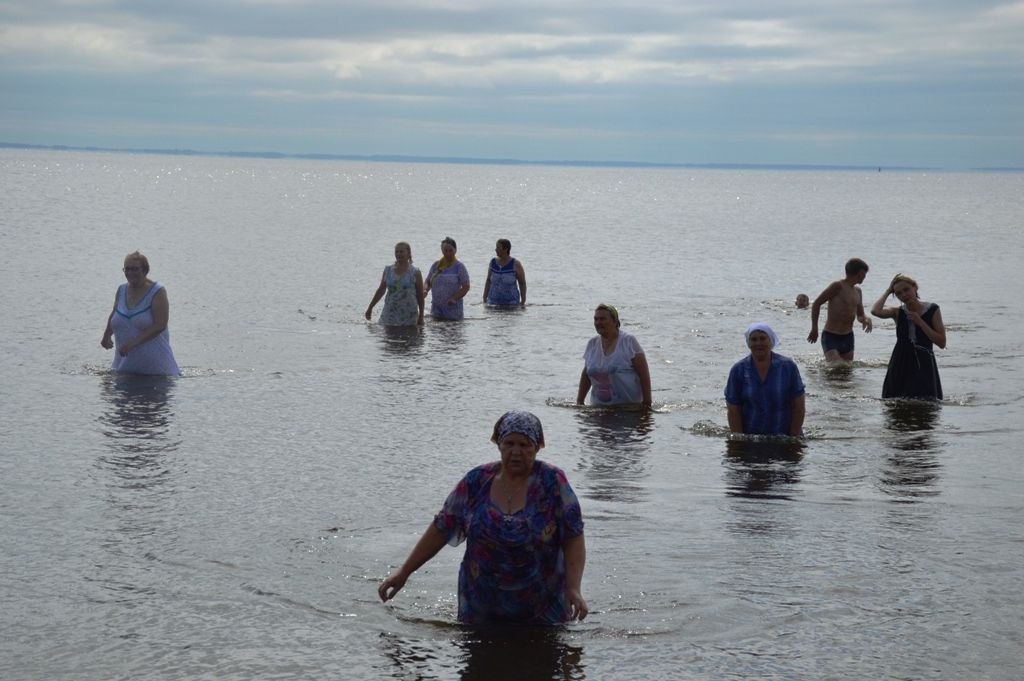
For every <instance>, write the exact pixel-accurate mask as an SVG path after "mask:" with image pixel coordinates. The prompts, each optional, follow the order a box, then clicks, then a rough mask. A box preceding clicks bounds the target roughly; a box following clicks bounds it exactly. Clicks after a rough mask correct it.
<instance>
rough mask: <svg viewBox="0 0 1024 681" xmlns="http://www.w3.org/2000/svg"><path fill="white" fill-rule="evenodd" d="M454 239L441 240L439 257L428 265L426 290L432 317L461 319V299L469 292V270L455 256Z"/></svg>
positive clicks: (448, 237) (447, 237)
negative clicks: (428, 293)
mask: <svg viewBox="0 0 1024 681" xmlns="http://www.w3.org/2000/svg"><path fill="white" fill-rule="evenodd" d="M456 249H457V246H456V245H455V239H453V238H451V237H450V236H446V237H445V238H444V240H443V241H441V259H440V260H438V261H437V262H435V263H434V264H433V265H431V266H430V271H429V272H428V273H427V281H426V290H427V291H429V292H430V314H431V315H432V316H433V317H434V319H448V320H452V319H455V320H458V319H462V316H463V312H462V299H463V298H465V297H466V294H467V293H469V272H468V271H467V270H466V266H465V265H463V264H462V263H461V262H459V261H458V260H457V259H456V258H455V251H456Z"/></svg>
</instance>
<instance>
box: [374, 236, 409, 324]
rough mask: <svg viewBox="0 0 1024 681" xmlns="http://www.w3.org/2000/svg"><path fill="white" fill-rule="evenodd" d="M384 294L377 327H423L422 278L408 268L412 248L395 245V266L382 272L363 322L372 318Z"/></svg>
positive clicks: (402, 243)
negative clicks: (379, 324) (421, 325)
mask: <svg viewBox="0 0 1024 681" xmlns="http://www.w3.org/2000/svg"><path fill="white" fill-rule="evenodd" d="M385 293H387V296H386V297H385V298H384V307H383V309H382V310H381V312H380V323H381V324H383V325H384V326H416V325H418V324H422V323H423V275H422V274H420V271H419V269H417V268H416V267H415V266H414V265H413V264H412V247H411V246H409V244H407V243H406V242H404V241H399V242H398V243H397V244H395V264H394V265H388V266H387V267H385V268H384V273H383V274H382V275H381V277H380V286H378V287H377V291H376V292H375V293H374V294H373V300H371V301H370V305H369V306H368V307H367V308H366V313H365V317H366V319H368V320H369V319H371V318H372V317H373V306H374V305H376V304H377V302H378V301H379V300H380V299H381V296H384V294H385Z"/></svg>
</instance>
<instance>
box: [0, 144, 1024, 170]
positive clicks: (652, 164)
mask: <svg viewBox="0 0 1024 681" xmlns="http://www.w3.org/2000/svg"><path fill="white" fill-rule="evenodd" d="M0 148H2V149H27V150H44V151H85V152H100V153H122V154H145V155H163V156H220V157H227V158H260V159H267V160H276V159H303V160H312V161H363V162H370V163H450V164H461V165H539V166H565V167H595V168H601V167H604V168H667V169H671V168H696V169H707V170H759V169H760V170H860V171H863V170H871V171H875V172H881V171H882V170H888V171H901V172H905V171H929V172H939V171H947V170H948V169H946V168H942V167H935V166H888V165H843V164H815V163H669V162H656V161H582V160H571V159H566V160H548V161H541V160H529V159H514V158H475V157H463V156H415V155H409V154H302V153H285V152H277V151H197V150H194V149H160V148H119V147H96V146H74V145H64V144H50V145H47V144H25V143H19V142H0ZM965 170H967V171H975V172H1024V167H1014V166H1008V167H977V168H967V169H965Z"/></svg>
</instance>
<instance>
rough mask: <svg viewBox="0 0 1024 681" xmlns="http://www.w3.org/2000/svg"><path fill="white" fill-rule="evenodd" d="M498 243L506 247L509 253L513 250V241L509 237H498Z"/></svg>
mask: <svg viewBox="0 0 1024 681" xmlns="http://www.w3.org/2000/svg"><path fill="white" fill-rule="evenodd" d="M498 243H499V244H500V245H501V247H502V248H504V249H505V250H506V251H508V252H509V253H511V252H512V242H511V241H509V240H508V239H498Z"/></svg>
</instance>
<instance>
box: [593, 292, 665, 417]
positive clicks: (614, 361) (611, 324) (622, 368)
mask: <svg viewBox="0 0 1024 681" xmlns="http://www.w3.org/2000/svg"><path fill="white" fill-rule="evenodd" d="M621 326H622V324H621V323H620V322H619V311H618V310H616V309H615V308H614V307H612V306H611V305H607V304H605V303H601V304H600V305H598V306H597V308H596V309H595V310H594V330H595V331H597V335H596V336H594V337H593V338H591V339H590V341H589V342H588V343H587V348H586V350H584V351H583V362H584V365H583V371H582V372H581V373H580V385H579V389H578V390H577V392H576V404H583V401H584V400H585V399H586V397H587V393H588V392H589V393H590V404H592V405H602V406H607V405H620V404H633V405H640V406H641V407H643V408H645V409H649V408H650V406H651V372H650V369H649V367H648V366H647V356H646V355H645V354H644V349H643V348H642V347H640V342H639V341H638V340H637V339H636V338H634V337H633V336H632V334H629V333H626V332H625V331H622V330H621V328H620V327H621Z"/></svg>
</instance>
